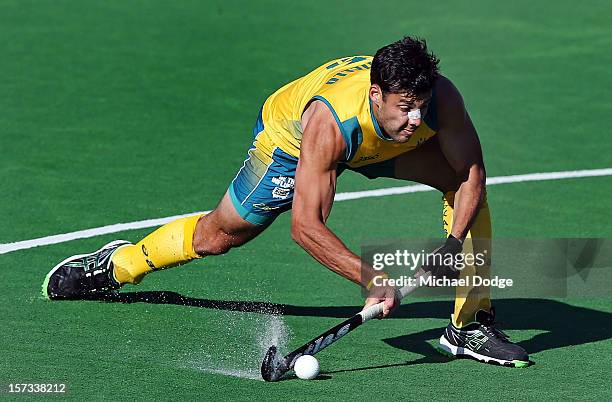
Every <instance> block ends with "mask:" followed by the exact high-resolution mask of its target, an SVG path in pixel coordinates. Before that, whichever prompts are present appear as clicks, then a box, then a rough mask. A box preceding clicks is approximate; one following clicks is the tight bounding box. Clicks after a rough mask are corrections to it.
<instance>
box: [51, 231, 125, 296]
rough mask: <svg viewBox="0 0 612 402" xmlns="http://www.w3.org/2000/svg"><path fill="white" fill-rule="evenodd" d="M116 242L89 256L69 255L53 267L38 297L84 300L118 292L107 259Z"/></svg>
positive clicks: (118, 245) (121, 241)
mask: <svg viewBox="0 0 612 402" xmlns="http://www.w3.org/2000/svg"><path fill="white" fill-rule="evenodd" d="M127 244H131V243H130V242H127V241H125V240H116V241H114V242H111V243H108V244H107V245H105V246H103V247H102V248H101V249H100V250H98V251H96V252H93V253H90V254H80V255H73V256H72V257H69V258H66V259H65V260H64V261H62V262H60V263H59V264H57V265H56V266H55V267H53V269H52V270H51V271H50V272H49V273H48V274H47V276H46V277H45V281H44V282H43V285H42V294H43V296H44V297H45V298H47V299H86V298H88V297H91V296H94V295H98V294H104V293H108V292H111V291H113V290H115V289H119V288H120V287H121V284H119V282H117V281H116V280H115V278H114V277H113V269H112V264H111V257H112V256H113V254H114V253H115V251H117V250H118V249H119V248H120V247H121V246H125V245H127Z"/></svg>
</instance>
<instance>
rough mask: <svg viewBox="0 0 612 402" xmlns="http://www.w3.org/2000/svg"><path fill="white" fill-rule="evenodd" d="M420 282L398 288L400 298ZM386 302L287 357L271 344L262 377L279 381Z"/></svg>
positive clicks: (331, 330) (371, 316) (421, 274)
mask: <svg viewBox="0 0 612 402" xmlns="http://www.w3.org/2000/svg"><path fill="white" fill-rule="evenodd" d="M429 275H431V274H430V273H429V272H423V271H421V270H420V272H419V273H417V275H415V278H419V277H423V278H424V279H426V278H427V276H429ZM418 282H420V281H417V283H416V284H415V285H413V286H410V285H406V286H404V287H402V288H400V289H399V290H398V299H399V300H400V301H401V300H402V299H403V298H404V297H406V296H407V295H409V294H410V293H412V292H413V291H414V290H416V289H417V288H418V287H419V286H418ZM383 305H384V302H380V303H378V304H375V305H373V306H370V307H368V308H367V309H365V310H362V311H360V312H359V313H357V314H355V315H354V316H352V317H351V318H349V319H348V320H345V321H343V322H341V323H340V324H338V325H336V326H335V327H333V328H331V329H328V330H327V331H325V332H323V333H322V334H321V335H319V336H317V337H316V338H314V339H312V340H311V341H309V342H306V343H305V344H303V345H302V346H300V347H299V348H297V349H295V350H294V351H293V352H291V353H289V354H288V355H287V356H285V357H280V356H278V349H277V348H276V346H274V345H273V346H270V348H269V349H268V351H267V352H266V355H265V356H264V359H263V362H262V363H261V377H262V378H263V379H264V380H265V381H278V380H279V379H280V378H281V377H282V376H283V375H285V374H286V373H287V372H288V371H289V370H291V369H292V368H293V365H294V364H295V361H296V360H297V359H298V357H300V356H302V355H314V354H315V353H319V352H320V351H322V350H323V349H325V348H326V347H328V346H329V345H331V344H332V343H334V342H336V341H337V340H338V339H340V338H342V337H343V336H344V335H346V334H348V333H349V332H351V331H352V330H354V329H355V328H357V327H358V326H360V325H361V324H363V323H365V322H368V321H370V320H371V319H372V318H374V317H378V316H379V315H380V314H381V313H382V311H383Z"/></svg>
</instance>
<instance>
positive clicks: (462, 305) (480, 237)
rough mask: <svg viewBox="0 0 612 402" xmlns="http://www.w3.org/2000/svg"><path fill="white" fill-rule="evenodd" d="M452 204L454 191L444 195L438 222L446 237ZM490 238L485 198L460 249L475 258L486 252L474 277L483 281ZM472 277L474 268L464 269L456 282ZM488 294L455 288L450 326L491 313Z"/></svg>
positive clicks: (478, 289)
mask: <svg viewBox="0 0 612 402" xmlns="http://www.w3.org/2000/svg"><path fill="white" fill-rule="evenodd" d="M454 203H455V192H454V191H451V192H448V193H446V194H444V208H443V212H442V219H443V222H444V232H445V233H446V235H447V236H448V235H449V234H450V232H451V228H452V226H453V206H454ZM491 236H492V230H491V215H490V213H489V204H488V203H487V200H486V198H485V200H484V201H483V203H482V206H481V208H480V211H479V212H478V215H476V218H475V219H474V222H473V223H472V227H471V228H470V231H469V232H468V234H467V237H466V239H465V242H464V247H463V252H464V253H472V254H476V253H483V252H484V250H487V256H488V257H489V258H487V264H486V265H485V266H479V267H478V275H479V276H482V277H483V278H488V277H489V276H490V269H491V267H490V265H489V263H488V261H490V255H489V254H490V252H491V251H490V250H491ZM474 274H476V268H475V267H474V266H466V267H465V268H464V269H462V270H461V275H460V278H461V279H462V278H465V277H466V276H473V275H474ZM490 294H491V291H490V289H489V288H488V287H485V286H478V287H474V286H458V287H457V289H456V291H455V311H454V313H453V315H452V321H453V325H455V326H456V327H459V328H461V327H463V326H465V325H468V324H470V323H472V322H474V321H475V320H476V312H478V310H487V311H489V310H490V309H491V295H490Z"/></svg>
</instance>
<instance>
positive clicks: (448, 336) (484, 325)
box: [438, 309, 529, 367]
mask: <svg viewBox="0 0 612 402" xmlns="http://www.w3.org/2000/svg"><path fill="white" fill-rule="evenodd" d="M494 319H495V311H494V310H493V309H491V312H490V313H489V312H487V311H485V310H480V311H478V313H476V321H477V322H475V323H472V324H470V325H468V326H466V327H464V328H457V327H455V326H454V325H453V323H452V322H451V323H450V324H448V326H447V327H446V330H445V331H444V334H443V335H442V337H440V346H439V349H438V350H439V351H440V352H441V353H443V354H445V355H447V356H451V357H459V358H461V357H467V358H471V359H475V360H478V361H481V362H485V363H492V364H499V365H502V366H507V367H527V366H529V356H528V355H527V352H525V350H524V349H523V348H521V347H520V346H518V345H516V344H514V343H512V342H510V341H509V340H508V335H506V334H504V333H503V332H502V331H500V330H499V329H497V328H495V326H494Z"/></svg>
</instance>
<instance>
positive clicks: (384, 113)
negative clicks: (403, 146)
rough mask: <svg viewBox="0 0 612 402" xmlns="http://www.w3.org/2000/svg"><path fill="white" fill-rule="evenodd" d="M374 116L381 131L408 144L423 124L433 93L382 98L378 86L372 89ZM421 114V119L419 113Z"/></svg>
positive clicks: (391, 94)
mask: <svg viewBox="0 0 612 402" xmlns="http://www.w3.org/2000/svg"><path fill="white" fill-rule="evenodd" d="M370 98H371V99H372V107H373V109H374V116H375V117H376V120H377V121H378V125H379V126H380V128H381V130H383V131H384V132H385V134H387V135H388V136H389V137H391V138H392V139H393V141H396V142H406V141H408V140H409V139H410V137H411V136H412V134H414V132H415V131H416V129H417V128H419V126H420V125H421V123H422V122H423V118H424V117H425V114H426V113H427V107H428V106H429V102H430V101H431V91H429V92H427V93H424V94H419V95H413V94H409V93H403V94H398V93H387V94H385V96H382V91H381V90H380V87H378V85H373V86H372V88H370ZM417 111H418V112H420V117H415V115H416V116H418V113H415V112H417Z"/></svg>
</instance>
